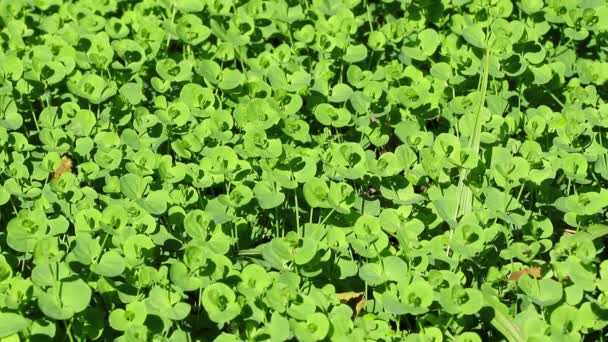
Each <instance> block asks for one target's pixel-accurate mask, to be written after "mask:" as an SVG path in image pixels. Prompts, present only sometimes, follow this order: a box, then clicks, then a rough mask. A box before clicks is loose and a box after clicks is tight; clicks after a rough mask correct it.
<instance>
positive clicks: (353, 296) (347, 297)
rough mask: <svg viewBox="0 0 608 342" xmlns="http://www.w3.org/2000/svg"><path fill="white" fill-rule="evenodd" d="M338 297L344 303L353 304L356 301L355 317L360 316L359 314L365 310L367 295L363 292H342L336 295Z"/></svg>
mask: <svg viewBox="0 0 608 342" xmlns="http://www.w3.org/2000/svg"><path fill="white" fill-rule="evenodd" d="M336 297H337V298H338V299H339V300H340V301H343V302H347V303H348V302H353V301H355V302H356V304H355V317H357V316H359V313H360V312H361V310H362V309H363V305H364V304H365V295H364V294H363V292H352V291H351V292H341V293H336Z"/></svg>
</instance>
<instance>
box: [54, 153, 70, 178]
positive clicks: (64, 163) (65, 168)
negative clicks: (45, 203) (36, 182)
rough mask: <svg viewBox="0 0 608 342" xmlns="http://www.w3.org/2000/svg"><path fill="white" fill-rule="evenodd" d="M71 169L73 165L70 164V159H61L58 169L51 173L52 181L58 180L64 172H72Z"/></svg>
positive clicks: (65, 157)
mask: <svg viewBox="0 0 608 342" xmlns="http://www.w3.org/2000/svg"><path fill="white" fill-rule="evenodd" d="M73 167H74V164H73V163H72V159H70V157H68V156H63V157H61V164H59V167H58V168H57V170H55V172H54V173H53V179H59V178H60V177H61V175H62V174H64V173H65V172H72V168H73Z"/></svg>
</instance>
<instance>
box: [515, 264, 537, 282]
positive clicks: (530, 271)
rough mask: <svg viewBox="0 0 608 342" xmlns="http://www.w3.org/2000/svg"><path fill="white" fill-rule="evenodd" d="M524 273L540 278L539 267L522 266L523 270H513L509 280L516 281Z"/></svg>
mask: <svg viewBox="0 0 608 342" xmlns="http://www.w3.org/2000/svg"><path fill="white" fill-rule="evenodd" d="M524 274H529V275H531V276H533V277H534V278H540V277H541V275H540V267H532V268H524V269H523V270H519V271H515V272H513V273H511V275H510V276H509V280H514V281H518V280H519V278H521V277H523V276H524Z"/></svg>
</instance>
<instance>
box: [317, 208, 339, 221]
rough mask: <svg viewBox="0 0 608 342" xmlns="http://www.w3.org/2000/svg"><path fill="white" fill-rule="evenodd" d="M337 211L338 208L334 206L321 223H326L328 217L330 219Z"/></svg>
mask: <svg viewBox="0 0 608 342" xmlns="http://www.w3.org/2000/svg"><path fill="white" fill-rule="evenodd" d="M335 211H336V208H332V209H331V211H330V212H329V214H327V215H326V216H325V217H324V218H323V221H321V224H324V223H325V221H327V219H329V218H330V217H331V215H332V214H333V213H334V212H335Z"/></svg>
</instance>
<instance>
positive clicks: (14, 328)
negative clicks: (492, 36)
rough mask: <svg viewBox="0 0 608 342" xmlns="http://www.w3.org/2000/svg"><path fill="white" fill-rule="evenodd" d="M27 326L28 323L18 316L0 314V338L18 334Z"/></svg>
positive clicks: (6, 313)
mask: <svg viewBox="0 0 608 342" xmlns="http://www.w3.org/2000/svg"><path fill="white" fill-rule="evenodd" d="M29 324H30V322H29V321H28V320H27V319H26V318H24V317H23V316H21V315H19V314H16V313H10V312H0V337H7V336H9V335H12V334H14V333H18V332H20V331H22V330H24V329H25V328H27V327H28V325H29Z"/></svg>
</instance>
